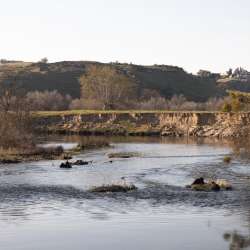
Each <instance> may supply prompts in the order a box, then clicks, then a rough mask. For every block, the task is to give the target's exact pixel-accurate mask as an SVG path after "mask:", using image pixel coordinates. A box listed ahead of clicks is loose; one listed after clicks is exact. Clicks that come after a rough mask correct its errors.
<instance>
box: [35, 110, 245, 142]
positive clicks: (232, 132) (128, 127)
mask: <svg viewBox="0 0 250 250" xmlns="http://www.w3.org/2000/svg"><path fill="white" fill-rule="evenodd" d="M249 122H250V113H248V112H241V113H223V112H183V111H182V112H162V111H161V112H160V111H157V112H152V111H151V112H145V111H142V112H139V111H137V112H133V111H121V112H117V111H109V112H107V111H105V112H101V111H100V112H98V111H94V112H92V113H89V112H86V113H80V112H78V113H76V112H74V111H72V114H71V113H69V112H68V111H67V112H65V113H64V112H59V113H56V112H51V113H50V112H46V113H41V114H40V115H38V116H37V117H36V124H35V130H36V132H38V133H56V134H83V135H89V134H94V135H160V136H192V137H218V138H239V137H241V136H243V134H244V131H245V130H246V129H247V127H248V125H249Z"/></svg>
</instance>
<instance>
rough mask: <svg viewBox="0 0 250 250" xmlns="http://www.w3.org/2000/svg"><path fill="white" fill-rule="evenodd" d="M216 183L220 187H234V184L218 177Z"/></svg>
mask: <svg viewBox="0 0 250 250" xmlns="http://www.w3.org/2000/svg"><path fill="white" fill-rule="evenodd" d="M216 184H217V185H219V186H220V188H224V189H232V186H231V185H230V184H229V183H228V182H226V181H222V180H220V179H218V180H217V181H216Z"/></svg>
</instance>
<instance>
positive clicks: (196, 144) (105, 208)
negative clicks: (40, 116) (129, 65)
mask: <svg viewBox="0 0 250 250" xmlns="http://www.w3.org/2000/svg"><path fill="white" fill-rule="evenodd" d="M102 139H103V137H80V136H70V137H66V136H63V137H47V138H41V141H43V142H44V143H43V145H45V146H49V145H52V144H53V145H58V144H62V145H63V146H64V147H65V148H71V147H73V146H75V145H76V143H78V142H80V141H84V142H87V141H92V140H102ZM105 140H107V141H109V142H110V143H111V144H112V145H113V146H114V148H110V149H101V150H87V151H84V152H83V153H82V154H79V155H75V156H74V159H73V160H77V159H83V160H86V161H92V160H93V163H92V164H88V165H84V166H73V168H72V169H60V168H59V165H60V163H61V161H42V162H30V163H21V164H14V165H5V164H3V165H0V228H1V229H0V249H11V250H12V249H13V250H15V249H25V250H29V249H61V250H63V249H69V248H71V249H110V250H112V249H156V250H158V249H197V250H198V249H250V166H248V165H247V164H244V163H242V162H240V161H237V160H233V161H232V162H231V163H230V164H224V163H223V162H222V158H223V157H224V156H225V155H227V154H229V152H230V148H229V145H230V142H228V141H219V140H211V139H187V138H173V139H171V138H158V137H140V138H139V137H138V138H136V137H113V138H112V137H108V138H105ZM111 152H112V153H113V152H135V153H136V154H137V157H134V158H128V159H112V160H113V162H112V163H111V162H110V159H109V158H107V156H106V154H107V153H111ZM200 175H204V176H205V179H208V178H210V177H211V178H213V179H217V178H219V179H223V180H226V181H228V182H230V183H231V184H232V186H233V190H231V191H228V190H227V191H226V190H221V191H219V192H195V191H192V190H190V189H186V188H185V185H186V184H189V183H191V182H192V181H193V179H194V178H196V177H198V176H200ZM122 177H125V182H126V183H127V184H129V183H130V182H131V183H133V184H135V185H136V186H137V187H138V190H135V191H131V192H127V193H113V194H97V193H89V192H88V191H87V190H88V189H89V188H91V187H93V186H98V185H103V184H110V183H118V182H119V183H122V184H123V183H124V180H123V179H121V178H122Z"/></svg>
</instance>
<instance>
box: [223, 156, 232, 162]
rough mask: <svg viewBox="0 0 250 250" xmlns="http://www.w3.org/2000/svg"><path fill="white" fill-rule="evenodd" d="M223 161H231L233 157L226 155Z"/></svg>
mask: <svg viewBox="0 0 250 250" xmlns="http://www.w3.org/2000/svg"><path fill="white" fill-rule="evenodd" d="M222 161H223V162H224V163H230V161H231V157H230V156H225V157H224V158H223V159H222Z"/></svg>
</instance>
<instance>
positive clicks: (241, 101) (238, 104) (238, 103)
mask: <svg viewBox="0 0 250 250" xmlns="http://www.w3.org/2000/svg"><path fill="white" fill-rule="evenodd" d="M229 97H230V98H231V99H232V110H233V111H240V110H247V109H249V107H250V94H249V93H245V92H239V91H234V92H233V91H231V92H230V93H229Z"/></svg>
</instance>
